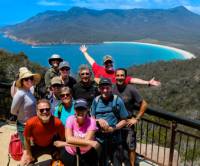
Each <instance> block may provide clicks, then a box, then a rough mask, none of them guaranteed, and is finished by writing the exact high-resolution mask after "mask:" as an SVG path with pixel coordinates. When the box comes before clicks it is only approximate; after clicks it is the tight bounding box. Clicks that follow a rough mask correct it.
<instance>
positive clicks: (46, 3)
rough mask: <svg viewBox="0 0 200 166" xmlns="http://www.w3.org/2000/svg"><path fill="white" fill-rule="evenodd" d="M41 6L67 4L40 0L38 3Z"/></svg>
mask: <svg viewBox="0 0 200 166" xmlns="http://www.w3.org/2000/svg"><path fill="white" fill-rule="evenodd" d="M37 4H38V5H41V6H65V5H66V4H64V3H61V2H58V1H49V0H40V1H38V3H37Z"/></svg>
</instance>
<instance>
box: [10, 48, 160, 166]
mask: <svg viewBox="0 0 200 166" xmlns="http://www.w3.org/2000/svg"><path fill="white" fill-rule="evenodd" d="M80 51H81V52H82V53H83V55H84V56H85V58H86V59H87V61H88V63H89V64H90V65H91V67H92V70H91V68H90V67H89V66H88V65H81V66H80V68H79V71H78V76H79V77H80V79H79V81H77V80H76V79H75V78H73V77H72V76H71V75H70V64H69V63H68V62H67V61H64V60H63V59H62V58H61V57H60V56H59V55H58V54H53V55H52V56H51V57H50V58H49V64H50V65H51V68H50V69H49V70H48V71H47V72H46V74H45V76H44V78H45V86H46V92H47V94H48V95H47V96H46V98H45V99H39V100H38V101H36V98H35V96H34V86H35V85H37V84H38V83H39V82H40V80H41V75H40V74H34V73H32V72H31V71H30V70H29V69H27V68H26V67H21V68H20V69H19V76H18V79H17V80H16V81H15V86H16V88H17V90H15V91H14V90H13V101H12V106H11V113H12V114H13V115H16V116H17V123H16V125H17V132H18V134H19V136H20V140H21V142H22V144H23V148H24V153H23V157H22V159H21V165H30V164H31V163H34V162H35V161H36V160H37V158H38V156H40V155H41V154H44V153H45V154H46V153H47V154H51V156H52V158H53V159H55V160H57V159H60V160H61V161H62V162H63V164H64V165H66V166H67V165H70V166H75V165H76V164H77V162H79V165H81V166H95V165H98V164H99V165H102V166H107V165H115V166H117V165H121V163H122V162H124V163H125V165H130V166H134V164H135V158H136V152H135V149H136V133H135V130H134V125H135V124H136V123H138V121H139V120H140V118H141V117H142V115H143V114H144V112H145V110H146V108H147V103H146V101H145V100H144V99H143V98H142V97H141V96H140V94H139V93H138V91H137V89H136V88H135V87H134V86H133V85H132V84H146V85H153V86H159V85H160V82H159V81H156V80H154V78H152V79H151V80H150V81H145V80H142V79H138V78H133V77H130V76H128V75H127V71H126V69H124V68H118V69H116V70H114V68H113V59H112V57H111V56H110V55H106V56H104V58H103V63H104V66H100V65H98V64H97V63H96V62H95V60H94V59H93V58H92V57H91V56H90V55H89V54H88V52H87V47H85V46H84V45H82V46H81V47H80ZM92 75H94V79H93V77H92ZM135 106H137V107H138V106H139V111H138V112H137V113H136V112H134V110H135ZM77 155H78V157H79V160H77Z"/></svg>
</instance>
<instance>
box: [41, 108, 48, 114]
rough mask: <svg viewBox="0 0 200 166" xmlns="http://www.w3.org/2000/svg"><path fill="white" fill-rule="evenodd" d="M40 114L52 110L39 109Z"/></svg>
mask: <svg viewBox="0 0 200 166" xmlns="http://www.w3.org/2000/svg"><path fill="white" fill-rule="evenodd" d="M39 111H40V113H41V114H42V113H44V111H46V112H49V111H50V108H42V109H39Z"/></svg>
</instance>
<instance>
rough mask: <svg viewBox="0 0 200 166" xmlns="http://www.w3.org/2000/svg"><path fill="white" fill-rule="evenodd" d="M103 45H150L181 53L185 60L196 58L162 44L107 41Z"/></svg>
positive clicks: (187, 52) (188, 53)
mask: <svg viewBox="0 0 200 166" xmlns="http://www.w3.org/2000/svg"><path fill="white" fill-rule="evenodd" d="M103 43H133V44H140V45H148V46H154V47H160V48H164V49H168V50H172V51H175V52H177V53H179V54H180V55H181V56H183V58H184V59H193V58H196V56H195V55H194V54H192V53H191V52H189V51H185V50H182V49H179V48H175V47H171V46H165V45H161V44H152V43H144V42H123V41H117V42H110V41H106V42H103Z"/></svg>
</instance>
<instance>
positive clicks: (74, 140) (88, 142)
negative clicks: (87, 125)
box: [65, 128, 96, 146]
mask: <svg viewBox="0 0 200 166" xmlns="http://www.w3.org/2000/svg"><path fill="white" fill-rule="evenodd" d="M94 134H95V131H87V134H86V136H85V138H78V137H74V136H73V134H72V129H71V128H66V129H65V138H66V142H67V144H72V145H75V146H76V145H77V146H93V144H94V142H96V141H93V140H92V139H94Z"/></svg>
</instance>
